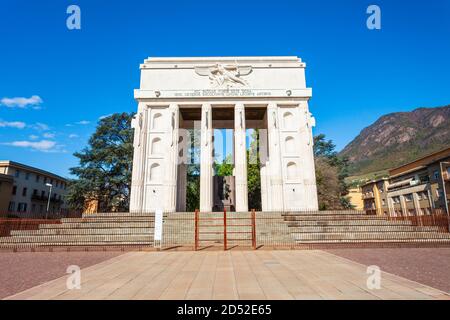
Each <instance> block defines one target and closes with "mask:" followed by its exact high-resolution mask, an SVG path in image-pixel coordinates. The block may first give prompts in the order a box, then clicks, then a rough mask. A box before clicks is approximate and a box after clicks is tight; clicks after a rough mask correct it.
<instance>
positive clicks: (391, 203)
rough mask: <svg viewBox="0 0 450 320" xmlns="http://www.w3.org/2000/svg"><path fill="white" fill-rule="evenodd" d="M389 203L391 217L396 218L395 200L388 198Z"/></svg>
mask: <svg viewBox="0 0 450 320" xmlns="http://www.w3.org/2000/svg"><path fill="white" fill-rule="evenodd" d="M387 203H388V209H389V215H390V216H391V217H393V216H395V211H394V203H393V200H392V198H391V197H387Z"/></svg>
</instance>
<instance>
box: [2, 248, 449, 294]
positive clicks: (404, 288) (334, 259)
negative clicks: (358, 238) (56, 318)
mask: <svg viewBox="0 0 450 320" xmlns="http://www.w3.org/2000/svg"><path fill="white" fill-rule="evenodd" d="M83 254H86V253H83ZM70 263H72V261H71V262H70ZM11 268H12V266H11V265H10V266H8V270H10V269H11ZM366 271H367V268H366V266H363V265H361V264H359V263H356V262H353V261H350V260H347V259H344V258H342V257H339V256H337V255H334V254H331V253H328V252H326V251H319V250H279V251H277V250H275V251H273V250H259V251H233V250H231V251H225V252H224V251H198V252H193V251H180V252H176V251H165V252H164V251H163V252H129V253H126V254H123V255H119V256H116V257H113V258H112V259H110V260H107V261H103V262H101V263H99V264H96V265H92V266H90V267H87V268H84V269H82V272H81V289H79V290H68V289H67V287H66V280H67V276H63V277H61V278H58V279H56V280H54V281H50V282H47V283H44V284H41V285H39V286H36V287H33V288H31V289H28V290H25V291H23V292H21V293H19V294H16V295H14V296H12V297H8V298H10V299H206V300H209V299H449V298H450V296H449V295H447V294H445V293H444V292H442V291H440V290H437V289H433V288H431V287H429V286H426V285H423V284H420V283H418V282H413V281H410V280H408V279H405V278H402V277H399V276H395V275H392V274H389V273H383V274H382V281H381V288H380V289H372V290H371V289H369V288H368V287H367V285H366V283H367V277H368V275H367V273H366Z"/></svg>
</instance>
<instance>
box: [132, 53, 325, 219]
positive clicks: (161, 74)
mask: <svg viewBox="0 0 450 320" xmlns="http://www.w3.org/2000/svg"><path fill="white" fill-rule="evenodd" d="M140 69H141V83H140V88H139V89H137V90H135V93H134V96H135V99H136V100H137V102H138V111H137V114H136V116H135V118H134V119H133V123H132V126H133V128H134V158H133V173H132V185H131V203H130V211H131V212H153V211H155V210H157V209H162V210H163V211H164V212H177V211H178V212H182V211H185V210H186V179H187V170H186V166H187V164H188V163H190V161H192V159H190V158H189V154H190V152H189V148H190V146H191V145H192V143H193V141H191V140H192V139H191V137H190V136H189V134H188V133H187V132H188V129H197V130H199V132H200V134H199V136H200V139H199V142H198V144H199V145H198V147H199V148H200V159H199V162H200V208H199V209H200V211H203V212H209V211H211V210H212V209H213V199H214V197H213V189H214V188H213V174H214V172H213V160H214V138H213V130H214V129H216V128H217V129H219V128H220V129H233V130H234V141H233V145H234V146H233V149H234V152H233V157H234V170H233V176H234V179H233V180H234V182H235V185H234V188H233V189H234V191H235V200H234V201H235V204H234V206H235V210H236V211H237V212H243V211H249V209H252V208H249V207H248V192H247V160H246V157H247V151H246V150H247V149H248V147H249V146H248V145H247V143H246V129H258V130H259V133H260V134H259V148H258V149H259V156H260V162H261V166H260V176H261V207H262V208H261V209H262V211H278V212H286V211H303V210H317V209H318V204H317V190H316V179H315V172H314V158H313V136H312V131H311V129H312V126H314V124H315V123H314V118H313V117H312V116H311V113H310V112H309V110H308V100H309V99H310V98H311V94H312V90H311V89H310V88H307V87H306V81H305V63H304V62H302V61H301V59H299V58H297V57H207V58H149V59H146V60H145V61H144V63H143V64H141V66H140Z"/></svg>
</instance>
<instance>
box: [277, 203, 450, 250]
mask: <svg viewBox="0 0 450 320" xmlns="http://www.w3.org/2000/svg"><path fill="white" fill-rule="evenodd" d="M284 221H285V223H286V224H287V226H288V228H289V232H290V234H291V236H292V238H293V239H294V241H295V243H296V244H308V245H313V244H374V243H380V244H388V243H391V244H392V243H399V244H401V243H419V244H424V243H429V244H446V245H450V233H448V232H444V231H443V230H442V229H443V228H442V227H439V226H417V225H413V223H412V222H411V221H405V220H403V221H393V220H389V219H388V218H387V217H380V216H370V215H365V214H364V213H359V212H355V211H341V212H339V213H338V214H337V213H336V212H326V211H325V212H320V213H310V212H304V213H302V212H297V213H290V214H285V215H284Z"/></svg>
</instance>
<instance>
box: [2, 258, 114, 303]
mask: <svg viewBox="0 0 450 320" xmlns="http://www.w3.org/2000/svg"><path fill="white" fill-rule="evenodd" d="M120 254H122V252H102V251H100V252H0V299H2V298H4V297H7V296H10V295H12V294H15V293H17V292H21V291H23V290H25V289H28V288H31V287H34V286H37V285H40V284H42V283H45V282H47V281H50V280H53V279H56V278H59V277H61V276H63V275H65V274H66V270H67V267H68V266H70V265H78V266H79V267H80V268H86V267H89V266H92V265H95V264H98V263H100V262H102V261H105V260H108V259H111V258H113V257H116V256H118V255H120Z"/></svg>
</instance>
